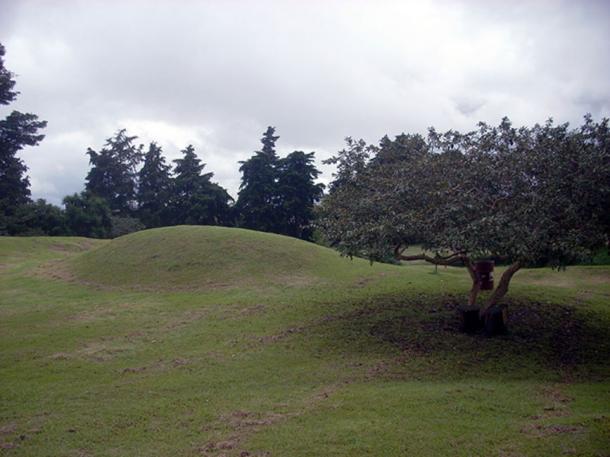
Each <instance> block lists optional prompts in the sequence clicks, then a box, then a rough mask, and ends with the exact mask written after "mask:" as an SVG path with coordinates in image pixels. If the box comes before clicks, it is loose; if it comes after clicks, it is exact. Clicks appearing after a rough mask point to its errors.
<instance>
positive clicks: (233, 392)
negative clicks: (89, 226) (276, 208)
mask: <svg viewBox="0 0 610 457" xmlns="http://www.w3.org/2000/svg"><path fill="white" fill-rule="evenodd" d="M516 279H518V280H515V281H514V284H513V286H512V288H511V295H510V307H509V310H510V314H509V319H510V333H509V334H507V335H505V336H500V337H497V338H485V337H483V336H481V335H474V336H471V335H465V334H463V333H460V332H459V330H458V325H459V322H458V316H457V313H456V309H457V307H458V306H459V305H460V304H462V301H463V300H464V298H465V297H466V296H467V292H468V290H469V287H470V284H469V280H468V275H467V274H466V273H465V272H464V271H463V269H462V268H459V267H444V266H440V267H438V268H437V269H436V270H435V267H434V266H430V265H428V264H425V263H421V262H420V263H409V264H408V265H402V266H401V265H387V264H373V265H370V264H369V263H368V262H367V261H364V260H359V259H354V260H349V259H347V258H343V257H340V256H339V255H338V254H337V253H335V252H333V251H331V250H328V249H325V248H322V247H319V246H316V245H313V244H311V243H307V242H304V241H299V240H295V239H290V238H286V237H282V236H279V235H271V234H262V233H258V232H252V231H248V230H238V229H227V228H211V227H175V228H166V229H156V230H148V231H144V232H140V233H136V234H132V235H129V236H125V237H122V238H118V239H116V240H112V241H107V240H90V239H85V238H59V237H55V238H36V237H34V238H22V239H14V238H6V237H5V238H0V379H1V380H2V389H0V453H2V454H3V455H4V454H5V455H10V456H30V455H36V456H40V455H49V456H51V455H53V456H57V455H62V456H63V455H65V456H132V455H146V456H167V455H180V456H217V457H219V456H223V455H224V456H286V455H289V456H320V455H324V456H355V455H358V456H360V455H384V456H393V455H396V456H398V455H400V456H403V455H418V456H439V455H451V456H456V455H457V456H460V455H461V456H486V457H487V456H503V457H505V456H538V455H556V456H561V455H566V456H567V455H577V456H603V455H607V452H608V443H609V442H610V432H609V430H610V394H609V392H610V384H609V382H608V379H609V375H610V357H609V356H610V346H609V345H610V309H609V308H608V301H609V300H608V298H609V296H610V268H608V267H606V266H578V267H569V268H568V269H567V271H559V272H558V271H552V270H550V269H546V268H545V269H522V270H520V271H519V272H517V273H516ZM481 294H483V295H485V294H486V292H481Z"/></svg>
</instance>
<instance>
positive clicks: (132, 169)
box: [85, 129, 143, 216]
mask: <svg viewBox="0 0 610 457" xmlns="http://www.w3.org/2000/svg"><path fill="white" fill-rule="evenodd" d="M136 139H137V137H135V136H128V135H127V132H126V130H125V129H121V130H119V131H118V132H117V133H116V134H115V135H114V136H113V137H111V138H108V139H107V140H106V144H105V145H104V147H103V148H102V149H101V150H100V152H96V151H94V150H93V149H91V148H89V149H88V150H87V154H88V155H89V163H90V164H91V170H89V173H88V174H87V178H86V185H85V188H86V190H87V192H90V193H91V194H92V195H95V196H97V197H100V198H103V199H104V200H106V202H108V205H109V206H110V209H111V210H112V211H113V212H114V213H115V214H118V215H121V216H130V215H132V214H133V213H134V212H135V210H136V192H137V171H136V170H137V166H138V164H139V163H140V162H141V161H142V157H143V153H142V148H143V145H138V146H136V145H134V144H133V142H134V140H136Z"/></svg>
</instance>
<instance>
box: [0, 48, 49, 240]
mask: <svg viewBox="0 0 610 457" xmlns="http://www.w3.org/2000/svg"><path fill="white" fill-rule="evenodd" d="M4 54H5V50H4V46H2V44H1V43H0V105H7V104H9V103H10V102H12V101H14V100H15V98H16V97H17V95H18V92H16V91H14V90H13V88H14V86H15V81H14V79H13V74H12V73H11V72H10V71H8V70H7V69H6V68H4ZM46 125H47V123H46V121H40V120H38V116H36V115H35V114H30V113H21V112H19V111H13V112H11V113H10V114H9V115H8V116H7V117H6V118H5V119H2V120H0V233H7V230H8V225H9V224H11V223H13V222H15V221H13V218H14V217H15V216H16V213H17V211H18V209H19V207H20V206H22V205H24V204H27V203H29V202H30V181H29V179H28V177H27V175H26V173H27V167H26V165H25V164H24V163H23V160H21V159H20V158H19V157H17V154H18V153H19V152H20V151H21V150H22V149H23V148H24V147H25V146H36V145H37V144H38V143H39V142H40V141H42V139H43V138H44V135H42V134H40V133H39V131H40V130H41V129H43V128H44V127H46Z"/></svg>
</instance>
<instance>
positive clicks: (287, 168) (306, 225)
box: [278, 151, 324, 240]
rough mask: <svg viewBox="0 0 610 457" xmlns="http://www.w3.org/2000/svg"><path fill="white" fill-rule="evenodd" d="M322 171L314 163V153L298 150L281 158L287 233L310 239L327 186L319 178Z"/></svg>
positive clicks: (283, 221)
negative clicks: (315, 217)
mask: <svg viewBox="0 0 610 457" xmlns="http://www.w3.org/2000/svg"><path fill="white" fill-rule="evenodd" d="M319 175H320V171H319V170H318V169H317V168H316V166H315V165H314V153H313V152H310V153H308V154H305V153H304V152H303V151H294V152H292V153H291V154H289V155H288V156H287V157H286V158H284V159H281V160H280V162H279V173H278V194H279V201H280V211H279V214H280V215H281V227H280V229H281V230H280V232H281V233H283V234H284V235H289V236H293V237H296V238H302V239H305V240H310V239H311V236H312V233H313V230H312V228H311V223H312V221H313V217H314V213H313V210H314V205H315V203H317V202H318V201H320V198H322V193H323V189H324V185H323V184H316V183H315V180H316V178H317V177H318V176H319Z"/></svg>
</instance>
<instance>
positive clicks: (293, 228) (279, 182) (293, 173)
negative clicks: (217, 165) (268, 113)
mask: <svg viewBox="0 0 610 457" xmlns="http://www.w3.org/2000/svg"><path fill="white" fill-rule="evenodd" d="M278 138H279V136H277V135H275V128H274V127H268V128H267V130H266V131H265V133H264V134H263V137H262V139H261V143H262V144H263V147H262V148H261V150H260V151H256V152H255V153H254V155H253V156H252V157H250V158H249V159H248V160H245V161H243V162H240V163H241V167H240V168H239V170H240V171H241V173H242V181H241V185H240V191H239V198H238V200H237V205H236V206H237V211H238V213H239V225H241V226H242V227H246V228H250V229H254V230H260V231H265V232H275V233H281V234H284V235H289V236H293V237H298V238H303V239H307V240H309V239H311V236H312V226H311V223H312V220H313V217H314V214H313V209H314V205H315V204H316V203H317V202H318V201H319V200H320V198H321V196H322V192H323V186H322V185H321V184H316V183H315V180H316V179H317V177H318V176H319V174H320V172H319V171H318V170H317V168H316V167H315V165H314V153H313V152H311V153H307V154H306V153H304V152H302V151H294V152H292V153H290V154H289V155H288V156H286V157H285V158H283V159H280V158H279V157H278V155H277V154H276V151H275V143H276V141H277V140H278Z"/></svg>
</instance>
